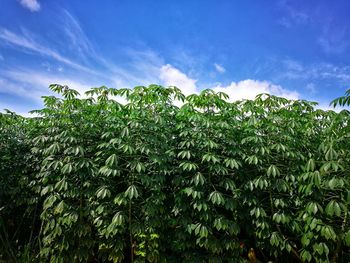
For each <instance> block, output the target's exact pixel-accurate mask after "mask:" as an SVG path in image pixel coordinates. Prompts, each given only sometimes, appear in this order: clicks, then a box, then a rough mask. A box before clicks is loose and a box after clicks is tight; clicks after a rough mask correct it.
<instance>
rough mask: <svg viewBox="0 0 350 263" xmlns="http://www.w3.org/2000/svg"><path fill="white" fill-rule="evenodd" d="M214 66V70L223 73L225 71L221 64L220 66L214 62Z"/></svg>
mask: <svg viewBox="0 0 350 263" xmlns="http://www.w3.org/2000/svg"><path fill="white" fill-rule="evenodd" d="M214 67H215V70H216V71H217V72H219V73H225V71H226V69H225V68H224V67H223V66H221V65H219V64H217V63H214Z"/></svg>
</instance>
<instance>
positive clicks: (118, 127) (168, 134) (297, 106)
mask: <svg viewBox="0 0 350 263" xmlns="http://www.w3.org/2000/svg"><path fill="white" fill-rule="evenodd" d="M50 87H51V89H52V90H53V91H54V92H56V93H58V94H59V95H58V96H57V97H54V96H46V97H44V98H43V99H44V103H45V108H43V109H41V110H37V111H35V113H36V114H37V116H38V117H35V118H24V117H21V116H18V115H16V114H14V113H12V112H7V113H4V114H1V115H0V147H1V148H0V180H1V181H0V217H1V218H0V220H1V221H0V231H1V232H0V237H1V239H0V250H1V252H0V257H3V258H4V259H7V260H12V261H16V260H22V261H23V262H30V261H33V262H49V261H50V262H246V260H250V262H256V261H255V260H260V261H262V262H267V261H269V260H271V261H275V262H281V261H282V260H283V261H284V262H332V261H333V262H349V261H350V250H349V246H350V223H349V204H350V190H349V189H350V188H349V187H350V177H349V176H350V139H349V137H350V128H349V120H350V114H349V112H348V111H346V110H343V111H341V112H339V113H336V112H334V111H323V110H319V109H315V103H312V102H308V101H302V100H287V99H285V98H279V97H275V96H272V95H268V94H261V95H259V96H257V97H256V99H255V100H244V101H237V102H234V103H230V102H228V101H227V95H226V94H224V93H220V92H219V93H215V92H213V91H211V90H204V91H202V92H201V93H200V94H199V95H190V96H187V97H185V96H184V95H183V94H182V93H181V92H180V90H179V89H177V88H175V87H169V88H165V87H161V86H157V85H150V86H149V87H142V86H140V87H136V88H134V89H132V90H129V89H110V88H106V87H100V88H93V89H91V90H90V91H88V92H86V94H85V97H84V98H81V97H80V96H79V94H78V92H76V91H75V90H73V89H69V88H68V87H66V86H61V85H58V84H55V85H51V86H50ZM119 97H123V98H124V99H126V101H127V103H125V104H120V103H118V98H119ZM344 100H345V99H344V98H343V99H342V100H341V101H337V102H338V103H343V102H344ZM179 104H181V105H182V106H181V107H178V106H176V105H179Z"/></svg>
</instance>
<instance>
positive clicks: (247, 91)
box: [213, 79, 299, 101]
mask: <svg viewBox="0 0 350 263" xmlns="http://www.w3.org/2000/svg"><path fill="white" fill-rule="evenodd" d="M213 90H214V91H216V92H219V91H220V92H225V93H226V94H228V95H229V96H230V101H236V100H241V99H254V98H255V96H256V95H258V94H261V93H269V94H273V95H276V96H281V97H285V98H288V99H298V98H299V94H298V92H296V91H290V90H287V89H284V88H282V87H281V86H279V85H275V84H273V83H271V82H269V81H259V80H252V79H246V80H242V81H239V82H231V84H230V85H228V86H221V85H219V86H216V87H214V88H213Z"/></svg>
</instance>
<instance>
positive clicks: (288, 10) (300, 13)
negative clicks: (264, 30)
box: [277, 0, 310, 28]
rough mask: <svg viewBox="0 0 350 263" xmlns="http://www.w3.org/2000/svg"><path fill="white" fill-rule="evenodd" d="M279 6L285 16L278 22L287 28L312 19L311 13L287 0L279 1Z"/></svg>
mask: <svg viewBox="0 0 350 263" xmlns="http://www.w3.org/2000/svg"><path fill="white" fill-rule="evenodd" d="M278 7H279V9H280V10H281V11H282V13H283V16H282V17H281V18H280V19H279V20H278V21H277V22H278V23H279V24H280V25H282V26H284V27H286V28H290V27H293V26H296V25H302V24H305V23H307V22H309V20H310V16H309V14H307V13H306V12H305V11H304V10H301V9H299V8H297V7H296V6H295V5H293V4H292V3H291V2H289V1H287V0H282V1H279V2H278Z"/></svg>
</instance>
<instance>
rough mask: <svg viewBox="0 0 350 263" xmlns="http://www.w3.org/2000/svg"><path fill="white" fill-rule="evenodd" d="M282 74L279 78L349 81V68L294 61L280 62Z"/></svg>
mask: <svg viewBox="0 0 350 263" xmlns="http://www.w3.org/2000/svg"><path fill="white" fill-rule="evenodd" d="M282 69H283V73H279V75H280V77H282V78H287V79H304V80H325V79H332V80H336V81H339V82H343V83H348V82H349V81H350V66H337V65H334V64H331V63H313V64H308V65H306V64H303V63H301V62H298V61H296V60H291V59H287V60H283V61H282Z"/></svg>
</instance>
